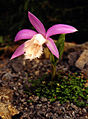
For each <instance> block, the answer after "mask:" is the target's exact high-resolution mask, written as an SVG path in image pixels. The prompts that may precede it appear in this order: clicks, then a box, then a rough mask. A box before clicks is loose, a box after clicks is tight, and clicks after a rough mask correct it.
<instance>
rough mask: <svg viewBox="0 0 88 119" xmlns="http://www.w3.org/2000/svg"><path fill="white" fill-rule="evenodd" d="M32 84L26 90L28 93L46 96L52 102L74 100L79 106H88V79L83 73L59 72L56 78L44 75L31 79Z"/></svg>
mask: <svg viewBox="0 0 88 119" xmlns="http://www.w3.org/2000/svg"><path fill="white" fill-rule="evenodd" d="M29 82H31V83H32V86H31V88H30V89H29V90H26V92H27V93H28V95H37V96H39V97H46V98H48V99H49V100H50V101H51V102H54V101H56V100H58V101H60V103H65V102H68V101H70V102H73V103H74V104H75V105H77V106H81V107H84V106H87V101H88V87H85V83H86V82H87V79H85V78H84V77H83V75H82V74H78V73H74V74H68V73H67V74H63V73H58V75H57V76H56V77H55V79H54V80H51V79H50V76H43V77H42V78H40V79H37V80H29Z"/></svg>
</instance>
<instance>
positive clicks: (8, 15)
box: [0, 0, 88, 43]
mask: <svg viewBox="0 0 88 119" xmlns="http://www.w3.org/2000/svg"><path fill="white" fill-rule="evenodd" d="M28 10H29V11H31V12H32V13H33V14H34V15H35V16H37V17H38V18H39V19H40V20H41V21H42V23H43V24H44V26H45V28H46V29H48V28H49V27H50V26H52V25H54V24H69V25H72V26H74V27H76V28H77V29H78V32H76V33H73V34H67V35H66V41H70V42H76V43H83V42H86V41H88V35H87V34H88V0H1V1H0V36H3V39H4V41H5V40H6V41H8V40H9V41H11V42H12V41H13V40H14V37H15V35H16V33H17V32H18V31H19V30H20V29H23V28H29V29H33V27H32V25H31V24H30V22H29V21H28V15H27V14H28ZM54 38H55V39H57V38H58V36H56V37H54Z"/></svg>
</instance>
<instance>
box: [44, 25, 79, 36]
mask: <svg viewBox="0 0 88 119" xmlns="http://www.w3.org/2000/svg"><path fill="white" fill-rule="evenodd" d="M76 31H77V29H76V28H74V27H73V26H70V25H65V24H56V25H53V26H52V27H50V28H49V29H48V30H47V33H46V37H47V38H48V37H50V36H52V35H56V34H67V33H73V32H76Z"/></svg>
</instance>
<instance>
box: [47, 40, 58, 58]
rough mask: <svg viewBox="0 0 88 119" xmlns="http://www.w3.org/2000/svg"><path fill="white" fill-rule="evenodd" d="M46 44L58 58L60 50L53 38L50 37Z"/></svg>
mask: <svg viewBox="0 0 88 119" xmlns="http://www.w3.org/2000/svg"><path fill="white" fill-rule="evenodd" d="M46 45H47V47H48V48H49V50H50V51H51V52H52V54H54V55H55V56H56V57H57V58H59V52H58V49H57V47H56V45H55V43H54V41H53V39H51V38H48V42H47V43H46Z"/></svg>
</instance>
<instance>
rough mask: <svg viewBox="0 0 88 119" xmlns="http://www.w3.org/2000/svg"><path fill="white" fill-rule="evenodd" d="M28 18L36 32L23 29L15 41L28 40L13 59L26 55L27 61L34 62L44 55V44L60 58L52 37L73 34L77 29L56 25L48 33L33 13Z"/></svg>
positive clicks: (29, 13) (18, 49)
mask: <svg viewBox="0 0 88 119" xmlns="http://www.w3.org/2000/svg"><path fill="white" fill-rule="evenodd" d="M28 18H29V21H30V22H31V24H32V25H33V26H34V28H35V29H36V31H34V30H31V29H23V30H20V31H19V32H18V33H17V35H16V37H15V41H19V40H22V39H28V40H27V41H26V42H24V43H23V44H22V45H20V46H19V47H18V48H17V49H16V51H15V52H14V54H13V55H12V57H11V59H14V58H16V57H18V56H20V55H22V54H24V56H25V59H30V60H32V59H35V58H39V57H40V56H41V55H42V53H43V44H46V46H47V47H48V48H49V50H50V51H51V52H52V54H53V55H55V56H56V57H57V58H59V52H58V49H57V47H56V45H55V43H54V41H53V39H52V38H50V36H52V35H56V34H67V33H73V32H76V31H77V29H76V28H74V27H73V26H70V25H66V24H56V25H53V26H52V27H50V28H49V29H48V30H47V32H46V30H45V27H44V25H43V24H42V23H41V21H40V20H39V19H38V18H37V17H36V16H34V15H33V14H32V13H31V12H28Z"/></svg>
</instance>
